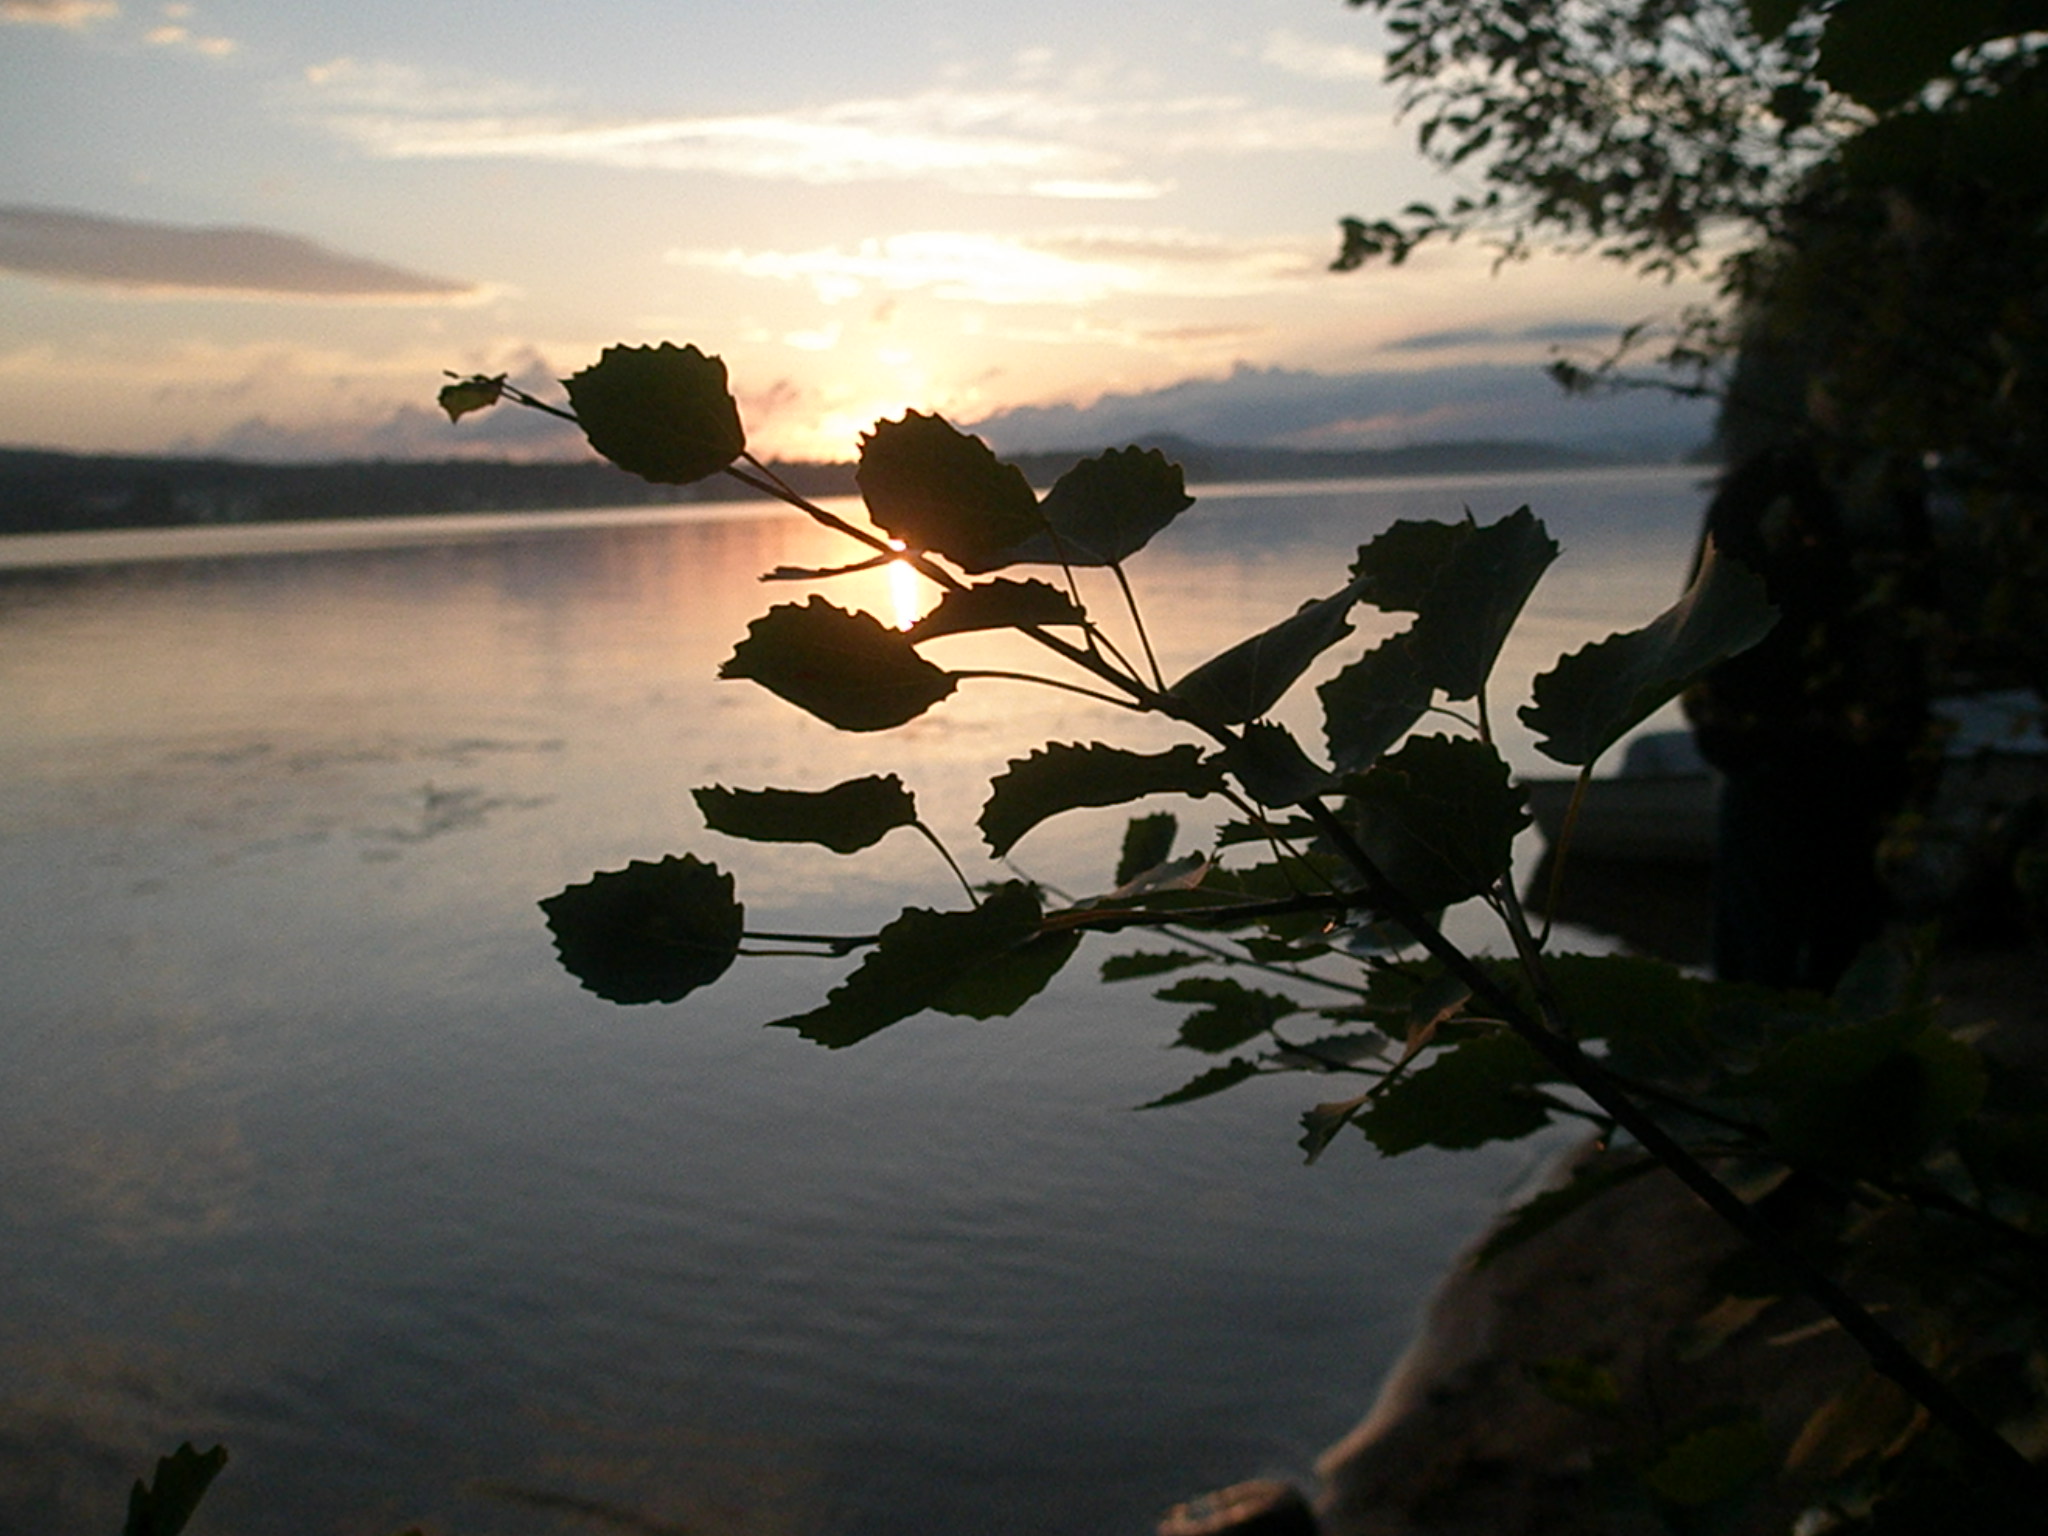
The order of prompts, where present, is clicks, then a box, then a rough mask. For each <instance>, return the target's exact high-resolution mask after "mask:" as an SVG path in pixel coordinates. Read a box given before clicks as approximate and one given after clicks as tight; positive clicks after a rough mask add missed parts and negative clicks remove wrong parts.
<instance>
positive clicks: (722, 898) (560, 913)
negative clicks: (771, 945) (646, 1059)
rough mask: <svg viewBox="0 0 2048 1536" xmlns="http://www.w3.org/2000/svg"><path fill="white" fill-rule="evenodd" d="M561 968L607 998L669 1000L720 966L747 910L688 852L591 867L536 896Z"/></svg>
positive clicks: (719, 971)
mask: <svg viewBox="0 0 2048 1536" xmlns="http://www.w3.org/2000/svg"><path fill="white" fill-rule="evenodd" d="M540 908H541V911H543V912H545V913H546V914H547V920H548V927H549V929H550V930H551V931H552V932H553V933H554V936H555V948H556V950H557V951H558V952H559V953H560V955H561V959H562V964H563V965H564V966H565V967H566V968H567V969H568V970H569V972H570V974H572V975H573V976H575V977H576V979H577V980H578V981H580V982H582V983H583V985H584V987H585V988H586V989H588V990H589V991H592V992H595V993H596V994H597V995H598V996H599V997H601V998H604V999H605V1000H606V1001H607V1002H613V1003H673V1002H675V1001H677V1000H678V999H680V998H682V997H684V996H686V995H687V994H689V993H691V992H694V991H695V990H696V989H697V988H699V987H705V986H709V985H710V984H711V983H712V982H714V981H716V980H718V978H719V977H720V976H723V975H724V974H725V972H726V969H727V967H729V966H730V965H731V964H732V962H733V957H734V956H736V955H737V954H738V953H739V949H740V937H741V933H742V930H743V929H744V927H745V925H746V912H745V909H744V908H742V907H741V906H740V904H739V902H738V901H736V900H734V899H733V885H732V876H731V875H729V874H726V873H725V872H724V871H723V870H721V869H720V868H719V867H718V866H717V865H715V864H707V863H705V862H704V861H703V860H701V859H699V858H698V857H697V856H696V855H695V854H685V855H683V857H681V858H675V857H673V856H671V857H668V858H664V859H662V860H660V861H659V862H657V863H653V864H649V863H646V862H644V861H643V860H640V859H635V860H633V861H632V862H631V863H629V864H628V865H627V866H626V867H625V868H624V869H616V870H607V871H603V872H600V873H598V874H595V875H592V876H591V877H590V878H589V879H588V880H586V881H584V882H583V883H582V884H581V885H572V886H569V887H568V888H567V889H565V890H563V891H560V892H558V893H557V894H556V895H553V896H550V897H548V898H547V900H545V901H543V902H542V903H541V904H540Z"/></svg>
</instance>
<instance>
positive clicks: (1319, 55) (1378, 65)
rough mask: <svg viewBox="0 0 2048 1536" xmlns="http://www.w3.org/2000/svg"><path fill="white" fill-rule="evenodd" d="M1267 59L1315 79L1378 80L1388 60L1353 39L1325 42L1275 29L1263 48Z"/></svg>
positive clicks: (1292, 71) (1290, 72) (1265, 61)
mask: <svg viewBox="0 0 2048 1536" xmlns="http://www.w3.org/2000/svg"><path fill="white" fill-rule="evenodd" d="M1259 58H1260V60H1261V61H1262V62H1263V63H1267V64H1270V65H1272V66H1273V67H1274V68H1275V69H1281V70H1285V71H1286V72H1287V73H1288V74H1290V75H1305V76H1307V77H1308V78H1309V79H1311V80H1378V79H1379V78H1380V74H1381V71H1382V70H1383V69H1384V68H1385V66H1386V60H1385V59H1384V58H1383V57H1382V56H1381V55H1379V54H1377V53H1374V52H1373V51H1372V50H1371V49H1368V48H1354V47H1352V46H1351V45H1350V44H1349V43H1321V42H1316V41H1315V40H1313V39H1311V38H1306V37H1303V36H1301V35H1300V34H1299V33H1297V32H1275V33H1274V34H1273V35H1272V36H1271V37H1268V38H1267V39H1266V46H1265V48H1264V49H1263V50H1262V51H1261V52H1260V54H1259Z"/></svg>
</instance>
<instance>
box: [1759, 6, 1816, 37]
mask: <svg viewBox="0 0 2048 1536" xmlns="http://www.w3.org/2000/svg"><path fill="white" fill-rule="evenodd" d="M1805 8H1806V0H1749V25H1750V27H1751V29H1752V30H1753V31H1754V32H1755V33H1756V35H1757V36H1758V37H1760V38H1762V39H1763V40H1764V41H1765V42H1767V43H1774V42H1776V41H1777V40H1778V39H1779V38H1781V37H1783V36H1784V35H1785V29H1786V28H1787V27H1789V26H1791V25H1792V23H1793V22H1795V21H1797V20H1798V19H1799V13H1800V12H1801V11H1802V10H1804V9H1805Z"/></svg>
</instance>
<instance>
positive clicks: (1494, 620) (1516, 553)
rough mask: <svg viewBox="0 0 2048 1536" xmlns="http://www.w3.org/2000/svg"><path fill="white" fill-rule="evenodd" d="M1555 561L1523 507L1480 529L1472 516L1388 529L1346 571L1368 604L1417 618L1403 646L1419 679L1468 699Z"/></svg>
mask: <svg viewBox="0 0 2048 1536" xmlns="http://www.w3.org/2000/svg"><path fill="white" fill-rule="evenodd" d="M1556 558H1557V541H1556V540H1554V539H1552V538H1551V537H1550V535H1549V533H1548V532H1547V531H1546V530H1545V529H1544V526H1543V524H1542V523H1541V522H1539V521H1538V520H1537V519H1536V518H1535V517H1534V516H1533V515H1531V513H1530V511H1529V509H1528V508H1527V507H1522V508H1520V509H1518V510H1516V511H1514V512H1511V513H1510V514H1508V515H1507V516H1506V517H1503V518H1501V519H1500V520H1499V521H1498V522H1493V523H1488V524H1486V525H1485V526H1484V527H1482V526H1480V525H1479V524H1478V523H1476V522H1474V521H1473V519H1472V516H1471V514H1470V513H1467V514H1466V516H1465V520H1464V521H1463V522H1461V523H1409V522H1403V523H1396V524H1394V525H1393V527H1391V528H1389V529H1388V530H1387V531H1386V532H1385V533H1382V534H1381V535H1380V536H1379V537H1378V538H1376V539H1374V540H1373V541H1372V542H1371V543H1370V544H1367V545H1365V546H1364V547H1363V548H1361V549H1360V550H1359V552H1358V561H1357V563H1356V564H1355V565H1353V566H1352V568H1351V569H1352V574H1353V575H1354V577H1356V578H1357V580H1358V582H1359V585H1360V588H1361V596H1362V597H1363V599H1364V600H1365V601H1366V602H1369V603H1372V604H1373V605H1374V606H1375V607H1378V608H1382V609H1387V610H1390V611H1395V612H1412V613H1414V614H1415V616H1416V617H1415V623H1414V625H1413V626H1412V627H1411V628H1410V629H1409V630H1408V632H1407V635H1408V649H1409V655H1410V657H1411V658H1412V659H1413V661H1414V663H1415V665H1416V667H1417V669H1418V670H1419V671H1420V672H1421V674H1422V676H1423V677H1424V678H1425V679H1426V680H1427V681H1428V682H1429V683H1430V684H1431V685H1433V686H1434V687H1437V688H1441V689H1442V690H1443V691H1444V693H1445V694H1447V695H1448V696H1449V697H1451V698H1453V699H1470V698H1474V697H1476V696H1477V695H1478V693H1479V691H1480V689H1482V688H1484V687H1485V686H1486V679H1487V676H1488V675H1489V674H1490V673H1491V672H1492V671H1493V664H1494V662H1495V661H1496V660H1497V659H1498V658H1499V656H1500V648H1501V646H1502V644H1503V643H1505V641H1506V640H1507V637H1508V632H1509V631H1510V630H1511V629H1513V628H1514V625H1515V620H1516V618H1517V617H1518V616H1519V615H1520V614H1521V611H1522V607H1523V605H1524V604H1525V603H1527V602H1528V600H1529V594H1530V593H1531V592H1533V591H1534V590H1535V589H1536V583H1537V582H1538V581H1540V580H1541V579H1542V578H1543V573H1544V572H1545V571H1546V570H1548V569H1549V568H1550V563H1551V561H1553V560H1555V559H1556Z"/></svg>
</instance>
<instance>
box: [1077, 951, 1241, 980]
mask: <svg viewBox="0 0 2048 1536" xmlns="http://www.w3.org/2000/svg"><path fill="white" fill-rule="evenodd" d="M1215 958H1216V957H1215V956H1214V955H1198V954H1195V953H1194V952H1192V951H1191V950H1185V949H1164V950H1161V949H1147V950H1137V951H1134V952H1133V953H1131V954H1128V955H1111V956H1110V957H1109V958H1108V959H1107V960H1105V961H1103V962H1102V979H1103V980H1104V981H1137V980H1139V979H1140V978H1141V977H1145V976H1163V975H1165V974H1166V973H1167V972H1168V971H1184V970H1186V969H1187V968H1188V967H1189V966H1191V965H1206V964H1208V963H1209V962H1210V961H1211V960H1213V959H1215Z"/></svg>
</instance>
